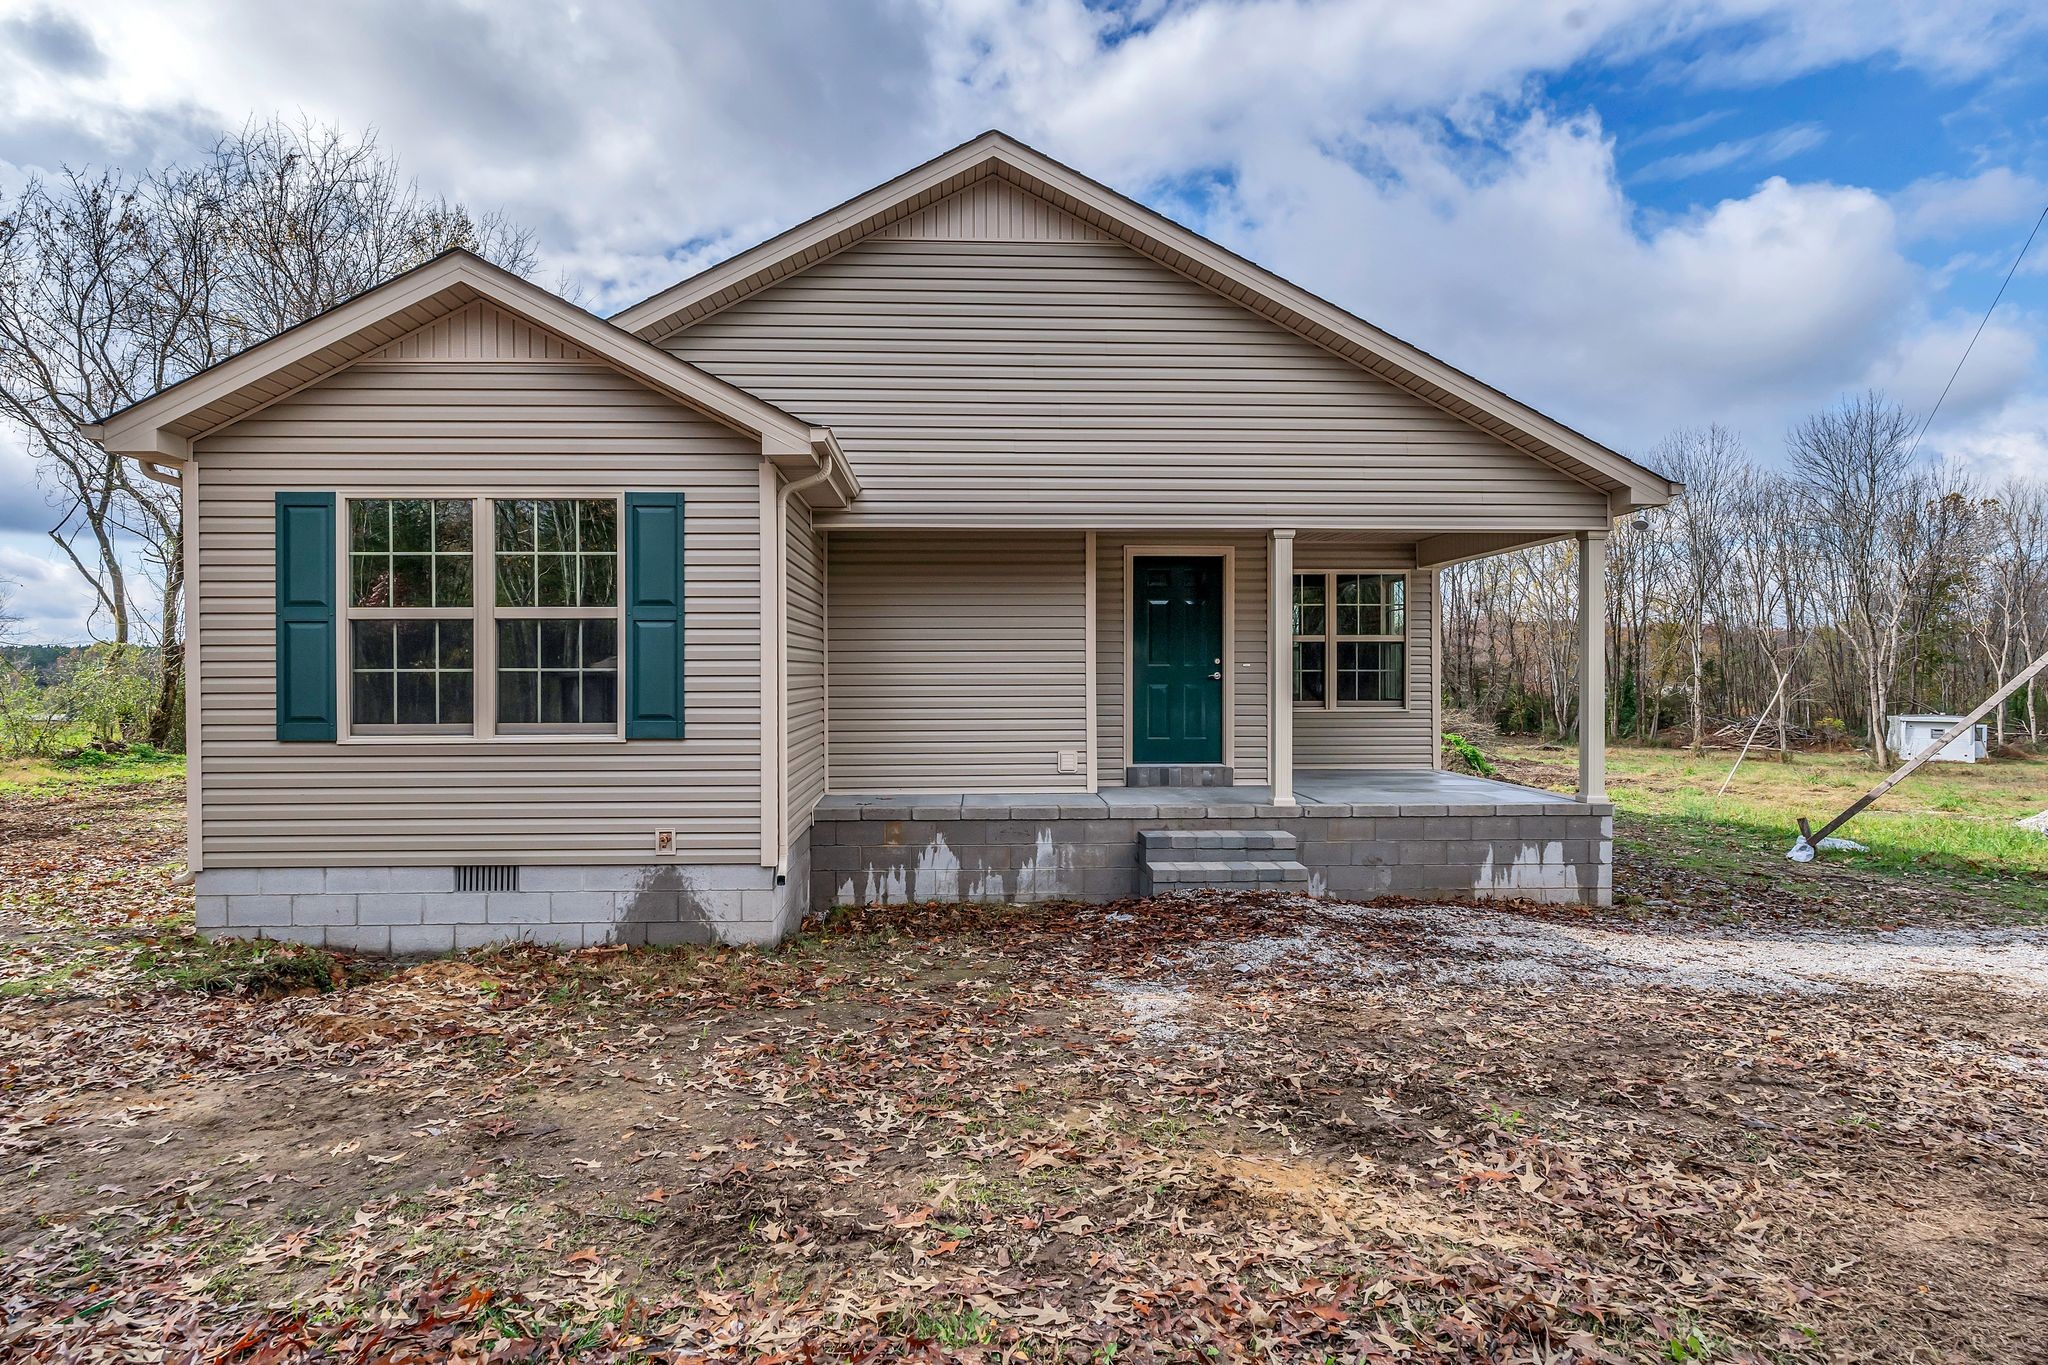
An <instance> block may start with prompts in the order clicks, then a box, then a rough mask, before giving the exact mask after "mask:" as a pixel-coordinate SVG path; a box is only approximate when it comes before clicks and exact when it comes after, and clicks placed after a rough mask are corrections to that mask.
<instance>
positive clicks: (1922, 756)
mask: <svg viewBox="0 0 2048 1365" xmlns="http://www.w3.org/2000/svg"><path fill="white" fill-rule="evenodd" d="M2044 668H2048V654H2043V655H2042V656H2041V657H2040V658H2038V659H2036V660H2034V662H2032V663H2030V664H2028V665H2027V666H2026V667H2025V668H2024V669H2022V670H2020V672H2019V673H2018V674H2017V675H2015V676H2014V678H2013V679H2012V681H2010V682H2008V683H2007V684H2006V685H2005V686H2003V687H2001V688H1999V689H1998V690H1997V691H1996V692H1993V693H1992V694H1991V695H1990V696H1989V697H1987V698H1986V699H1985V700H1984V701H1983V703H1982V704H1980V705H1979V706H1978V707H1977V709H1976V710H1974V711H1972V712H1971V713H1970V714H1969V715H1967V716H1964V717H1963V718H1962V719H1961V720H1959V721H1957V722H1956V723H1955V724H1954V725H1951V726H1949V727H1948V730H1947V732H1946V733H1944V734H1943V735H1942V736H1941V738H1939V739H1937V740H1935V741H1934V743H1932V744H1930V745H1928V746H1927V747H1926V748H1924V749H1922V750H1921V751H1920V752H1919V753H1917V754H1914V755H1913V756H1912V757H1911V758H1909V759H1907V760H1906V763H1905V765H1904V766H1903V767H1901V768H1900V769H1899V770H1898V771H1897V772H1895V773H1893V774H1892V775H1891V776H1890V777H1887V778H1886V779H1885V780H1884V781H1882V782H1880V783H1878V784H1877V785H1876V786H1875V787H1872V788H1871V789H1870V790H1869V791H1867V792H1865V793H1864V794H1863V795H1861V796H1859V797H1857V798H1856V799H1855V800H1854V801H1851V802H1850V803H1849V807H1848V809H1847V810H1844V811H1843V812H1842V813H1841V814H1840V815H1837V816H1836V817H1835V818H1834V819H1832V820H1830V821H1828V822H1827V823H1826V824H1825V825H1822V826H1821V827H1820V829H1819V830H1818V831H1816V830H1815V829H1814V828H1813V827H1812V826H1810V825H1809V824H1807V822H1806V817H1805V816H1803V815H1802V816H1800V817H1799V842H1798V843H1795V844H1793V845H1792V852H1791V853H1790V854H1789V855H1787V856H1789V857H1791V858H1793V859H1795V860H1797V861H1800V862H1808V861H1811V860H1812V858H1813V857H1814V855H1816V854H1818V853H1819V852H1820V841H1821V840H1823V839H1825V838H1827V837H1828V836H1829V835H1830V834H1833V833H1834V832H1835V831H1836V830H1838V829H1840V828H1841V827H1842V826H1844V825H1846V824H1848V823H1849V822H1850V821H1851V820H1853V819H1855V818H1856V817H1857V816H1858V815H1861V814H1862V813H1863V812H1864V811H1865V810H1868V809H1869V808H1870V803H1871V802H1873V801H1875V800H1877V798H1878V797H1880V796H1883V795H1884V794H1885V793H1886V792H1888V791H1890V790H1891V789H1892V788H1893V787H1896V786H1898V785H1899V783H1901V782H1903V781H1905V780H1906V778H1908V777H1909V776H1911V775H1912V773H1913V770H1914V769H1916V768H1918V767H1919V766H1920V765H1921V764H1922V763H1925V762H1927V761H1928V760H1929V759H1931V758H1933V757H1934V756H1935V755H1936V754H1938V753H1940V752H1941V751H1942V750H1943V749H1946V748H1947V747H1948V746H1949V745H1950V744H1952V743H1954V742H1955V741H1956V739H1957V738H1959V737H1960V736H1962V735H1967V734H1968V733H1970V731H1971V729H1972V728H1973V727H1974V726H1975V725H1976V724H1977V722H1978V721H1980V720H1982V719H1984V717H1985V716H1987V715H1989V714H1990V712H1991V708H1992V707H1994V706H1996V705H1998V704H1999V703H2000V702H2002V701H2004V700H2005V699H2006V698H2007V697H2009V696H2011V695H2012V694H2013V693H2015V692H2017V691H2019V690H2020V689H2021V688H2022V687H2025V686H2026V685H2027V683H2028V682H2030V681H2031V680H2032V679H2033V677H2034V675H2035V674H2036V673H2039V672H2040V671H2041V670H2042V669H2044ZM1883 723H1884V717H1882V716H1874V717H1872V718H1871V724H1872V725H1882V724H1883ZM1801 844H1803V845H1805V848H1804V849H1803V850H1802V849H1801V847H1800V845H1801Z"/></svg>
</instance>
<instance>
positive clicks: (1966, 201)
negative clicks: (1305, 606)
mask: <svg viewBox="0 0 2048 1365" xmlns="http://www.w3.org/2000/svg"><path fill="white" fill-rule="evenodd" d="M274 112H282V113H286V114H290V115H297V114H305V115H308V116H311V117H313V118H316V119H321V120H332V121H338V122H340V123H342V124H344V125H347V126H350V127H373V128H375V129H376V131H377V133H378V135H379V137H380V139H381V140H382V142H383V144H384V146H385V147H386V148H387V149H388V150H390V151H392V152H394V153H396V154H397V155H398V156H399V157H400V158H402V160H403V161H404V163H405V165H406V167H407V169H408V170H409V171H410V172H411V173H413V174H415V175H417V177H418V178H419V181H420V183H421V186H422V187H423V188H424V189H426V190H428V191H431V192H436V193H446V194H449V195H452V196H455V197H458V198H461V199H464V200H466V201H468V202H469V203H470V204H471V205H472V206H475V207H478V208H502V209H504V210H505V211H507V212H508V213H509V214H510V215H511V216H512V217H514V218H515V219H518V220H520V221H523V222H525V223H527V224H529V225H530V226H532V227H533V228H534V230H535V231H536V232H537V234H538V236H539V242H540V246H541V248H542V252H543V259H544V267H543V271H542V278H543V281H544V282H555V281H567V282H570V283H571V284H573V285H574V287H575V288H576V290H577V291H578V294H579V296H580V297H581V298H582V300H583V301H584V302H586V303H587V304H590V305H591V306H594V307H595V308H597V310H598V311H600V312H611V311H614V310H616V309H618V308H620V307H623V306H624V305H626V304H629V303H632V302H634V301H636V300H637V299H639V298H641V297H643V296H644V295H646V294H648V293H651V292H653V291H655V290H657V289H659V288H662V287H664V286H666V285H668V284H671V283H673V282H674V281H675V280H676V279H678V278H680V277H682V276H684V275H687V274H689V273H691V272H693V271H695V270H697V269H699V268H701V267H703V266H705V265H708V264H711V263H713V262H715V261H717V260H719V259H721V258H723V257H725V256H727V255H730V254H732V253H733V252H735V251H738V250H740V249H742V248H744V247H747V246H749V245H751V244H753V243H754V242H757V241H759V240H761V239H762V238H764V237H766V236H769V235H771V234H773V233H774V232H776V231H779V230H780V229H782V228H784V227H787V226H789V225H790V224H792V223H794V222H797V221H799V220H801V219H803V218H806V217H808V216H810V215H811V214H813V213H815V212H817V211H818V210H819V209H821V208H824V207H827V206H829V205H831V204H833V203H836V202H837V201H839V200H841V199H844V198H846V197H848V196H850V195H852V194H855V193H857V192H859V191H861V190H863V189H866V188H868V187H869V186H871V185H874V184H876V183H878V182H880V181H882V180H884V179H887V178H889V177H890V176H892V175H894V174H896V173H897V172H899V171H901V170H904V169H906V168H907V167H909V166H911V165H913V164H915V163H916V162H919V161H922V160H924V159H926V158H928V157H930V156H932V155H934V154H935V153H937V152H939V151H942V150H944V149H945V148H947V147H949V146H952V145H953V144H955V143H957V142H960V141H963V140H965V139H967V138H969V137H971V136H973V135H974V134H975V133H977V132H980V131H981V130H983V129H985V128H990V127H999V128H1002V129H1005V130H1007V131H1009V132H1010V133H1012V134H1014V135H1016V136H1018V137H1020V138H1022V139H1023V140H1024V141H1026V142H1029V143H1031V144H1033V145H1034V146H1037V147H1039V148H1041V149H1042V150H1044V151H1046V152H1048V153H1050V154H1052V155H1053V156H1056V157H1058V158H1060V159H1061V160H1064V161H1066V162H1068V163H1070V164H1072V165H1074V166H1076V167H1078V168H1079V169H1080V170H1082V171H1085V172H1087V173H1088V174H1090V175H1093V176H1095V177H1096V178H1098V179H1101V180H1104V181H1107V182H1108V183H1109V184H1111V185H1114V186H1116V187H1118V188H1120V189H1122V190H1124V191H1125V192H1127V193H1130V194H1132V195H1134V196H1135V197H1137V198H1139V199H1142V200H1144V201H1146V202H1147V203H1149V204H1151V205H1152V206H1154V207H1155V208H1158V209H1160V210H1162V211H1164V212H1166V213H1167V214H1169V215H1171V216H1173V217H1175V218H1178V219H1180V220H1181V221H1183V222H1185V223H1187V224H1189V225H1190V226H1192V227H1194V228H1196V229H1197V230H1199V231H1202V232H1204V233H1207V234H1208V235H1210V236H1212V237H1214V238H1216V239H1217V240H1219V241H1221V242H1223V243H1224V244H1226V245H1228V246H1230V247H1232V248H1234V249H1236V250H1238V251H1240V252H1242V253H1244V254H1245V255H1248V256H1250V257H1252V258H1254V259H1256V260H1258V261H1260V262H1261V263H1263V264H1265V265H1267V266H1269V267H1271V268H1272V269H1274V270H1276V271H1278V272H1279V273H1280V274H1282V275H1285V276H1287V277H1288V278H1290V279H1293V280H1295V281H1297V282H1299V283H1301V284H1303V285H1305V286H1307V287H1308V288H1310V289H1313V290H1315V291H1317V292H1318V293H1321V294H1323V295H1325V296H1327V297H1329V298H1330V299H1332V300H1334V301H1336V302H1337V303H1340V304H1342V305H1343V306H1345V307H1347V308H1349V309H1351V310H1353V311H1355V312H1358V313H1360V314H1363V315H1364V316H1366V317H1368V318H1370V319H1371V320H1373V321H1374V322H1376V323H1378V324H1379V325H1381V326H1383V327H1385V328H1387V329H1388V330H1390V331H1392V332H1394V333H1396V334H1398V335H1401V336H1403V337H1406V338H1407V339H1409V340H1411V341H1414V342H1416V343H1418V344H1420V345H1421V346H1423V347H1424V348H1426V349H1428V350H1430V351H1432V352H1434V353H1436V354H1438V355H1440V356H1442V357H1444V358H1446V359H1448V360H1450V361H1452V362H1453V363H1455V364H1457V365H1459V366H1460V367H1462V368H1464V369H1467V370H1470V371H1472V372H1474V373H1476V374H1478V375H1480V376H1482V377H1483V378H1485V379H1487V380H1488V381H1490V382H1492V383H1494V384H1496V385H1498V386H1499V387H1501V388H1504V389H1506V390H1507V391H1509V392H1510V393H1513V394H1515V395H1516V396H1517V397H1519V398H1522V399H1524V400H1525V401H1528V402H1531V403H1533V404H1535V405H1536V406H1537V407H1540V408H1542V409H1544V410H1546V411H1548V412H1550V413H1551V414H1553V415H1554V416H1557V417H1559V418H1561V419H1563V420H1565V421H1567V422H1570V423H1572V424H1573V425H1575V426H1577V427H1579V428H1581V429H1582V430H1584V431H1586V432H1587V433H1588V434H1590V435H1592V436H1594V437H1596V438H1598V439H1600V440H1602V441H1605V442H1607V443H1609V444H1610V445H1613V446H1616V447H1618V448H1621V449H1624V450H1629V451H1634V452H1641V451H1645V450H1647V449H1648V448H1650V447H1651V446H1652V445H1654V443H1655V442H1656V441H1657V440H1658V438H1659V437H1661V436H1662V435H1664V434H1665V433H1666V432H1668V431H1669V430H1670V429H1671V428H1673V427H1676V426H1680V425H1684V424H1689V423H1697V422H1703V421H1708V420H1718V421H1721V422H1724V423H1727V424H1729V425H1731V426H1733V427H1734V428H1736V429H1737V430H1738V431H1740V432H1742V433H1743V434H1744V436H1745V438H1746V439H1747V440H1748V441H1749V443H1750V444H1751V446H1752V448H1753V449H1754V451H1755V452H1756V453H1757V454H1758V455H1759V456H1760V457H1762V458H1765V459H1776V458H1778V457H1779V455H1780V454H1781V452H1782V447H1783V438H1784V432H1785V430H1786V428H1787V426H1788V425H1789V423H1790V422H1791V421H1793V420H1794V419H1795V418H1796V417H1797V416H1798V415H1800V414H1802V413H1804V412H1808V411H1811V410H1812V409H1814V408H1816V407H1818V406H1822V405H1825V404H1827V403H1829V402H1831V401H1833V400H1834V399H1836V398H1837V397H1838V396H1839V395H1841V394H1843V393H1845V392H1849V391H1853V390H1858V389H1862V388H1865V387H1869V386H1875V387H1879V388H1882V389H1884V390H1886V391H1887V392H1889V393H1891V394H1892V395H1894V396H1896V397H1897V398H1899V399H1901V400H1902V401H1904V402H1906V403H1908V404H1910V405H1914V406H1917V407H1922V408H1924V407H1925V406H1926V405H1928V404H1930V403H1931V402H1932V401H1933V400H1934V397H1935V395H1936V394H1938V393H1939V392H1940V390H1941V387H1942V385H1943V384H1944V382H1946V380H1947V379H1948V376H1949V372H1950V370H1951V369H1952V368H1953V367H1954V365H1955V363H1956V360H1957V358H1958V357H1959V356H1960V354H1961V351H1962V348H1963V345H1964V344H1965V343H1966V342H1967V341H1968V339H1969V336H1970V333H1971V331H1972V330H1974V328H1975V327H1976V325H1977V322H1978V320H1979V318H1980V317H1981V316H1982V314H1983V310H1984V308H1985V307H1986V305H1987V304H1988V303H1989V302H1990V300H1991V298H1992V295H1993V294H1994V292H1995V291H1996V290H1997V288H1998V285H1999V281H2000V280H2001V279H2002V278H2003V276H2004V274H2005V272H2006V270H2007V268H2008V267H2009V266H2010V264H2011V261H2012V258H2013V254H2014V252H2015V251H2016V250H2017V248H2018V246H2019V243H2020V242H2021V240H2023V239H2024V237H2025V236H2026V233H2027V229H2028V228H2029V227H2030V226H2031V225H2032V223H2033V221H2034V218H2035V216H2036V215H2037V214H2038V213H2039V212H2040V211H2041V209H2042V207H2043V206H2044V204H2048V5H2044V4H2041V3H2038V0H2018V2H2017V3H2000V2H1999V0H1557V2H1556V3H1549V2H1546V0H1427V2H1426V3H1424V2H1423V0H1356V2H1354V3H1303V2H1297V0H1242V2H1240V3H1196V2H1195V0H1189V2H1187V3H1180V2H1178V0H1137V2H1136V3H1131V4H1113V3H1082V0H802V2H801V3H787V2H783V0H777V2H776V3H765V2H764V3H758V4H744V5H731V4H716V5H714V4H711V3H690V4H682V3H663V2H662V0H649V2H648V3H628V2H627V0H605V3H602V4H596V5H588V6H577V5H563V6H547V5H540V4H504V3H448V2H447V0H402V2H401V0H358V2H357V3H352V4H349V5H341V6H333V5H328V6H297V5H276V4H271V3H260V4H247V5H242V4H225V3H219V4H211V5H197V4H195V5H180V6H167V5H162V4H158V3H149V2H148V0H96V3H93V4H91V5H76V6H51V5H48V4H42V3H26V4H21V3H15V0H0V191H11V190H13V189H14V188H16V187H17V186H18V185H19V184H20V183H21V181H22V179H23V178H24V177H26V176H28V175H31V174H34V173H37V172H39V171H47V170H52V169H55V168H57V167H59V166H62V165H66V164H72V165H79V164H101V163H111V164H115V165H120V166H125V167H134V168H140V167H144V166H147V165H150V164H153V163H157V162H161V161H166V160H175V159H177V158H179V157H182V156H186V155H189V154H190V153H191V152H192V151H193V150H194V149H195V148H198V147H200V146H202V145H204V144H206V143H207V142H209V141H210V140H211V139H212V138H213V137H214V135H215V134H216V133H217V132H219V131H220V130H222V129H223V128H227V127H232V126H236V125H239V124H240V123H241V122H242V121H243V120H244V119H245V118H247V117H249V116H250V115H257V116H267V115H269V114H271V113H274ZM2044 237H2048V232H2044ZM2044 328H2048V242H2037V243H2036V254H2034V255H2032V256H2031V257H2030V258H2029V261H2028V263H2027V266H2026V268H2025V269H2024V270H2023V271H2022V273H2021V275H2020V277H2019V278H2018V279H2016V280H2015V281H2014V284H2013V287H2012V289H2011V290H2010V291H2009V292H2008V294H2007V295H2006V298H2005V301H2004V303H2003V304H2001V305H2000V308H1999V311H1998V314H1997V316H1996V317H1995V318H1994V320H1993V322H1992V324H1991V326H1990V327H1989V329H1987V331H1986V332H1985V334H1984V336H1983V338H1982V340H1981V341H1980V342H1979V343H1978V345H1977V349H1976V352H1975V353H1974V355H1973V356H1972V357H1971V360H1970V363H1969V366H1968V368H1967V369H1966V370H1965V371H1964V372H1963V375H1962V377H1961V379H1960V380H1959V381H1958V382H1957V384H1956V386H1955V390H1954V392H1953V393H1951V394H1950V396H1949V398H1948V401H1947V404H1946V405H1945V406H1944V408H1943V409H1942V412H1941V416H1940V420H1939V422H1938V423H1937V424H1936V426H1935V428H1934V429H1933V430H1932V431H1931V432H1930V434H1929V436H1928V441H1927V445H1928V449H1929V451H1930V453H1932V454H1934V455H1936V456H1938V457H1940V458H1947V459H1953V460H1958V461H1962V462H1966V463H1967V464H1969V465H1970V466H1972V467H1973V468H1975V469H1977V470H1979V471H1981V472H1982V473H1983V474H1985V475H1986V476H1987V477H1993V478H1996V477H2003V476H2004V475H2006V474H2009V473H2015V472H2023V473H2033V474H2036V475H2039V476H2041V477H2048V383H2044V358H2043V355H2042V346H2041V342H2042V338H2043V331H2044ZM46 520H47V512H46V509H44V508H43V506H42V505H41V500H40V496H39V495H38V494H37V493H35V492H34V490H33V486H32V475H31V472H30V471H29V470H28V469H27V467H26V465H25V463H24V462H23V460H22V457H21V456H20V454H19V452H18V450H15V449H13V448H12V447H11V445H10V444H9V440H8V438H6V437H4V436H0V579H6V580H10V581H11V582H12V584H13V585H14V586H13V587H12V588H11V590H10V595H11V597H12V600H13V611H14V612H15V614H16V615H18V616H20V617H21V618H23V624H24V630H23V632H22V633H23V634H24V635H25V636H27V637H28V638H33V639H48V640H68V639H82V638H85V637H86V636H87V634H88V632H89V629H90V624H89V622H88V620H87V617H86V609H87V607H88V606H89V602H88V600H87V598H86V596H85V594H84V592H83V590H82V587H80V586H79V585H77V584H76V583H74V581H73V580H72V578H71V576H70V571H69V569H68V568H66V567H64V566H63V564H62V562H61V560H59V559H58V558H57V557H56V552H55V551H54V549H52V548H50V547H48V542H47V540H46V539H44V537H43V536H42V531H43V525H44V523H45V521H46Z"/></svg>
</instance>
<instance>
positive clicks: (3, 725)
mask: <svg viewBox="0 0 2048 1365" xmlns="http://www.w3.org/2000/svg"><path fill="white" fill-rule="evenodd" d="M70 723H71V718H70V717H69V716H67V715H65V714H64V707H63V702H62V699H61V698H60V697H59V696H58V695H57V689H55V688H52V687H43V686H41V685H40V684H39V683H37V682H36V679H35V675H34V674H32V673H30V672H28V671H27V670H26V669H19V668H9V669H6V670H4V671H0V752H4V753H5V754H6V756H7V757H8V758H45V757H48V756H49V754H50V752H51V751H52V750H53V749H55V748H56V747H57V738H58V736H60V735H62V734H63V733H64V728H65V727H66V726H67V725H69V724H70Z"/></svg>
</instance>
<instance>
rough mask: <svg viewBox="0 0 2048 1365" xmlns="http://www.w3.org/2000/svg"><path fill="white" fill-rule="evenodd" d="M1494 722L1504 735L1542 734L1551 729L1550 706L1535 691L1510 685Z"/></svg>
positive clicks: (1494, 716) (1494, 717)
mask: <svg viewBox="0 0 2048 1365" xmlns="http://www.w3.org/2000/svg"><path fill="white" fill-rule="evenodd" d="M1493 723H1494V724H1495V725H1496V726H1498V727H1499V729H1500V732H1501V733H1502V734H1504V735H1540V734H1543V733H1544V732H1545V731H1547V730H1548V729H1549V726H1550V706H1549V703H1547V702H1545V701H1544V700H1543V698H1541V697H1539V696H1537V695H1536V694H1535V693H1534V692H1528V691H1524V690H1523V689H1522V688H1519V687H1510V688H1509V690H1508V694H1507V696H1506V697H1505V698H1503V699H1502V701H1501V704H1500V709H1499V710H1498V711H1496V712H1494V715H1493Z"/></svg>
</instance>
